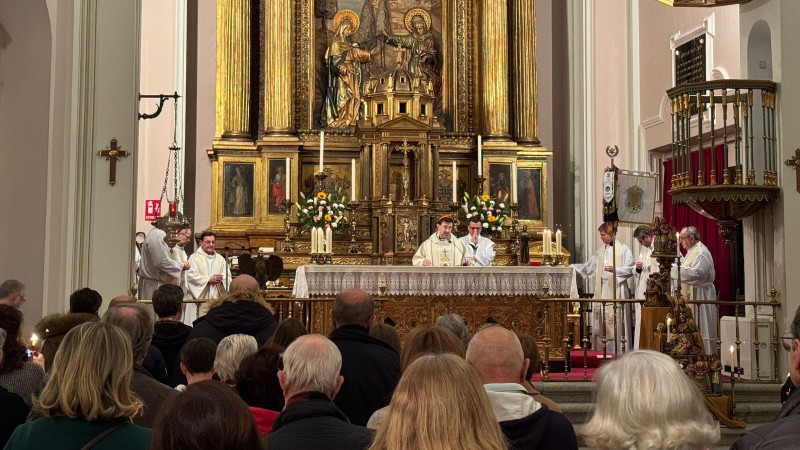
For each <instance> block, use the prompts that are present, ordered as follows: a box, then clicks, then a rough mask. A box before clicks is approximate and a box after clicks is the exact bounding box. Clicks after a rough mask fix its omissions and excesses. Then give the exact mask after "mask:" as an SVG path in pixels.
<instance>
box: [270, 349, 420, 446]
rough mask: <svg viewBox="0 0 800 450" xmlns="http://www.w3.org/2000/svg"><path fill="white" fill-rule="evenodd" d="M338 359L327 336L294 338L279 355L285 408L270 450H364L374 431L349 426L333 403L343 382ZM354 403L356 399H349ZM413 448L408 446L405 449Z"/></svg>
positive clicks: (273, 434) (275, 426)
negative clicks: (281, 363)
mask: <svg viewBox="0 0 800 450" xmlns="http://www.w3.org/2000/svg"><path fill="white" fill-rule="evenodd" d="M340 370H342V354H341V353H340V352H339V349H338V348H337V347H336V345H334V343H333V342H331V341H330V340H329V339H328V338H326V337H325V336H321V335H318V334H309V335H305V336H301V337H299V338H297V340H295V341H294V342H293V343H292V344H291V345H289V348H287V349H286V351H285V352H284V353H283V370H281V371H280V372H278V380H279V382H280V386H281V389H282V390H283V396H284V398H285V400H286V406H285V407H284V408H283V411H282V412H281V413H280V415H279V416H278V417H277V418H276V419H275V421H274V422H273V424H272V432H271V433H270V435H269V436H268V437H267V448H269V449H270V450H295V449H314V450H363V449H366V448H367V447H369V445H370V442H371V441H372V437H373V432H372V430H370V429H368V428H365V427H363V426H359V425H355V424H352V423H350V421H349V420H348V419H347V416H346V415H345V414H344V412H342V410H340V409H339V408H338V407H337V406H336V404H335V403H333V401H332V400H334V399H335V398H336V397H337V394H338V393H339V392H340V389H341V387H342V383H345V384H346V383H347V382H348V381H346V380H345V378H344V377H342V376H341V375H340V374H339V373H340ZM352 401H353V402H358V401H359V400H358V399H353V400H352ZM408 448H411V447H408Z"/></svg>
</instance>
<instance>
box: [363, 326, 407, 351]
mask: <svg viewBox="0 0 800 450" xmlns="http://www.w3.org/2000/svg"><path fill="white" fill-rule="evenodd" d="M369 335H370V336H372V337H374V338H375V339H378V340H381V341H383V342H385V343H387V344H389V347H392V348H393V349H394V351H396V352H397V353H400V349H401V348H402V345H401V343H400V335H399V334H397V329H396V328H395V327H393V326H391V325H389V324H388V323H378V324H375V325H373V326H372V328H370V329H369Z"/></svg>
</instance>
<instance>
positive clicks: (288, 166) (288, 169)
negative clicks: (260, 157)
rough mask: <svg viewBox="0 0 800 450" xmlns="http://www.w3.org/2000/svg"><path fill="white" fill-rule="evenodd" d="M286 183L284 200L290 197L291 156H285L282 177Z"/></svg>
mask: <svg viewBox="0 0 800 450" xmlns="http://www.w3.org/2000/svg"><path fill="white" fill-rule="evenodd" d="M284 180H285V185H286V200H291V198H292V158H286V176H285V178H284Z"/></svg>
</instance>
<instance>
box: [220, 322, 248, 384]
mask: <svg viewBox="0 0 800 450" xmlns="http://www.w3.org/2000/svg"><path fill="white" fill-rule="evenodd" d="M257 351H258V344H256V338H254V337H253V336H250V335H247V334H232V335H230V336H225V337H224V338H223V339H222V341H220V343H219V345H217V356H216V358H214V372H216V373H217V376H218V377H219V381H221V382H222V383H224V384H226V385H228V386H231V387H235V386H236V376H235V375H236V370H237V369H238V368H239V364H241V363H242V360H243V359H244V358H246V357H247V356H250V355H252V354H253V353H255V352H257Z"/></svg>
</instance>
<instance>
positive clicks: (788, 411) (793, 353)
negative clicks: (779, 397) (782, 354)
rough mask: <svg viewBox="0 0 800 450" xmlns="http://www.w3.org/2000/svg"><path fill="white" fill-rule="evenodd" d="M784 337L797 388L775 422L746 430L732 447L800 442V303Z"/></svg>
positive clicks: (771, 446)
mask: <svg viewBox="0 0 800 450" xmlns="http://www.w3.org/2000/svg"><path fill="white" fill-rule="evenodd" d="M781 341H782V342H781V343H782V344H783V349H784V350H786V352H787V354H788V356H789V364H788V367H789V383H791V384H792V386H794V389H793V391H792V393H791V394H790V395H789V397H788V398H787V399H786V401H785V402H783V406H782V407H781V410H780V412H779V413H778V415H777V417H776V418H775V421H774V422H771V423H767V424H764V425H761V426H758V427H756V428H753V429H752V430H749V431H747V433H746V434H745V435H744V436H742V437H740V438H739V439H737V440H736V442H734V443H733V446H732V447H731V449H732V450H744V449H779V448H794V447H796V446H797V443H798V442H800V389H797V387H798V386H800V307H798V308H797V310H796V311H795V313H794V319H793V320H792V323H791V325H789V332H788V333H787V334H785V335H784V336H781Z"/></svg>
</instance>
